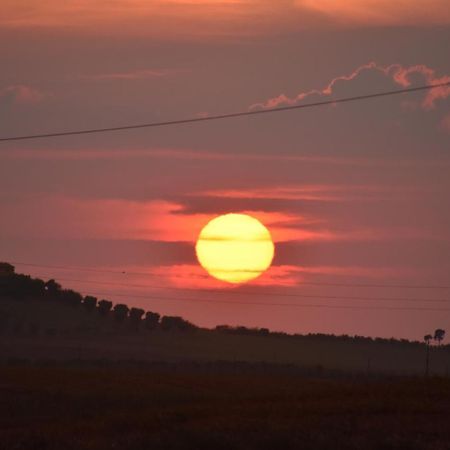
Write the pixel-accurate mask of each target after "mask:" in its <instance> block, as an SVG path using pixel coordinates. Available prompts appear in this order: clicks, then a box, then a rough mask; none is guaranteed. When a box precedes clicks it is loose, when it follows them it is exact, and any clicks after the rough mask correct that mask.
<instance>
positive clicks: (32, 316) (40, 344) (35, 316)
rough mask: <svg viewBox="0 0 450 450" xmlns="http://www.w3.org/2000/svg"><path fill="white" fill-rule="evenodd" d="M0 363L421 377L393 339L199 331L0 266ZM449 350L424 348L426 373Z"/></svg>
mask: <svg viewBox="0 0 450 450" xmlns="http://www.w3.org/2000/svg"><path fill="white" fill-rule="evenodd" d="M0 274H1V276H0V334H1V339H0V360H3V361H6V360H18V359H24V360H60V361H66V360H78V359H85V360H90V361H103V360H111V361H118V360H120V361H123V360H135V361H148V362H155V361H162V362H174V363H179V362H182V361H184V362H187V361H189V362H201V363H206V362H217V361H222V362H233V363H236V362H246V363H270V364H290V365H294V366H297V367H301V368H304V369H305V370H306V369H307V370H313V371H316V372H323V371H336V370H339V371H352V372H371V373H391V374H422V373H423V372H424V366H425V357H426V345H425V344H424V343H419V342H409V341H406V340H401V341H399V340H394V339H371V338H363V337H350V336H332V335H318V334H316V335H287V334H283V333H271V332H270V331H269V330H266V329H248V328H245V327H238V328H231V327H227V326H220V327H217V328H216V329H213V330H208V329H202V328H199V327H196V326H195V325H193V324H191V323H189V322H187V321H185V320H183V319H182V318H180V317H167V316H165V317H160V315H159V314H158V313H157V312H153V311H147V312H146V311H144V310H141V309H137V308H128V306H127V305H125V304H116V305H113V304H112V302H109V301H107V300H98V299H96V298H94V297H90V296H87V297H83V296H81V295H80V294H79V293H77V292H74V291H71V290H65V289H63V288H62V287H61V286H60V285H59V284H58V283H57V282H55V281H54V280H49V281H44V280H39V279H33V278H31V277H29V276H26V275H21V274H16V273H15V272H14V267H13V266H11V265H9V264H6V263H2V264H0ZM449 367H450V347H449V346H444V345H442V346H440V347H439V348H438V347H432V348H431V372H432V373H436V374H447V373H448V370H449Z"/></svg>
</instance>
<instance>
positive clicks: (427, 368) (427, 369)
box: [423, 334, 433, 376]
mask: <svg viewBox="0 0 450 450" xmlns="http://www.w3.org/2000/svg"><path fill="white" fill-rule="evenodd" d="M432 339H433V336H431V334H426V335H425V336H424V337H423V340H424V341H425V343H426V344H427V356H426V360H425V376H428V374H429V373H430V342H431V340H432Z"/></svg>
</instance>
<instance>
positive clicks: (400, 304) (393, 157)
mask: <svg viewBox="0 0 450 450" xmlns="http://www.w3.org/2000/svg"><path fill="white" fill-rule="evenodd" d="M449 55H450V8H449V6H448V0H427V1H426V2H425V1H422V0H399V1H396V2H391V1H387V0H386V1H385V0H340V1H339V0H276V1H275V0H259V1H257V0H155V1H151V0H147V1H145V0H98V1H91V0H90V1H88V0H77V1H75V0H67V1H64V2H62V1H61V0H2V6H1V8H0V58H1V61H2V64H1V67H2V70H1V71H0V119H1V120H0V138H1V137H7V136H15V135H23V134H35V133H45V132H52V131H56V132H58V131H65V130H71V129H75V130H76V129H83V128H99V127H109V126H118V125H119V126H120V125H124V124H125V125H126V124H133V123H145V122H152V121H166V120H172V119H182V118H186V117H207V116H209V115H216V114H226V113H231V112H236V111H257V110H261V109H265V108H275V107H281V106H289V105H297V104H298V105H300V104H302V103H306V102H308V103H309V102H314V101H318V100H327V99H333V98H340V97H346V96H353V95H361V94H366V93H373V92H381V91H389V90H395V89H401V88H408V87H414V86H420V85H424V84H436V83H443V82H448V81H450V58H449ZM449 147H450V88H441V89H435V90H433V91H428V92H422V93H415V94H402V95H400V96H393V97H388V98H383V99H375V100H369V101H365V102H356V103H351V104H339V105H332V106H327V107H322V108H315V109H308V110H300V111H293V112H284V113H277V114H268V115H263V116H253V117H248V118H240V119H232V120H226V121H220V122H219V121H218V122H204V123H197V124H192V125H182V126H178V127H172V128H169V127H168V128H158V129H147V130H146V129H142V130H137V131H125V132H118V133H110V134H99V135H86V136H75V137H60V138H54V139H41V140H35V141H31V140H30V141H19V142H3V143H0V260H4V261H10V262H20V263H27V264H30V265H24V264H16V267H17V271H19V272H24V273H29V274H32V275H35V276H39V277H43V278H56V279H58V280H60V282H61V283H62V284H63V285H64V286H67V287H71V288H75V289H77V290H80V291H81V292H82V293H84V294H89V293H92V294H95V295H96V296H98V297H99V298H109V299H111V300H112V301H114V302H115V303H120V302H124V303H127V304H129V305H133V306H140V307H143V308H144V309H146V310H152V311H157V312H159V313H161V314H166V315H181V316H183V317H185V318H186V319H188V320H191V321H193V322H194V323H196V324H198V325H201V326H208V327H213V326H215V325H218V324H230V325H237V324H239V325H245V326H251V327H253V326H258V327H268V328H270V329H273V330H282V331H287V332H298V333H309V332H321V333H336V334H344V333H346V334H360V335H370V336H383V337H391V336H395V337H406V338H411V339H421V338H422V336H423V335H424V334H427V333H429V332H432V331H433V330H434V329H436V328H438V327H443V328H445V327H446V325H447V323H448V321H449V320H450V289H413V288H410V287H402V288H388V287H378V288H375V287H370V288H369V287H357V286H354V285H358V284H363V285H364V284H365V285H367V284H369V285H383V286H384V285H401V286H413V285H420V286H424V285H425V286H441V287H442V286H450V231H449V230H450V207H449V195H450V176H449V173H450V148H449ZM231 212H234V213H247V214H250V215H252V216H254V217H256V218H257V219H259V220H260V221H261V222H262V223H263V224H264V225H265V226H266V227H267V228H268V229H269V230H270V232H271V234H272V236H273V239H274V241H275V258H274V261H273V265H272V267H271V268H270V269H269V270H268V271H267V272H266V273H265V274H264V275H262V276H261V277H260V278H258V279H257V280H255V281H252V282H250V283H248V284H246V285H243V286H237V287H236V286H231V285H228V284H226V283H222V282H219V281H216V280H214V279H213V278H211V277H210V276H209V275H208V274H207V273H206V272H205V271H204V270H203V269H202V268H201V267H200V266H199V264H198V262H197V260H196V256H195V243H196V240H197V237H198V235H199V233H200V231H201V229H202V227H203V226H204V225H205V224H206V223H207V222H208V221H209V220H211V219H212V218H214V217H215V216H217V215H219V214H224V213H231ZM47 266H48V267H47ZM333 284H344V285H347V286H333ZM162 288H165V289H162ZM352 297H353V298H352ZM373 297H376V298H377V300H370V298H373ZM393 298H395V299H397V300H395V299H393ZM402 299H403V300H402ZM405 299H409V300H417V301H406V300H405ZM418 300H420V301H418ZM443 300H447V302H445V301H443ZM252 303H253V304H252ZM263 303H266V305H264V304H263ZM298 305H301V306H298Z"/></svg>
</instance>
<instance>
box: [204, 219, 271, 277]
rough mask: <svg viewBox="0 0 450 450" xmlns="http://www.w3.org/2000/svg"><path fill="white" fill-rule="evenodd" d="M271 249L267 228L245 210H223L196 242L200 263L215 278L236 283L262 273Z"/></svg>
mask: <svg viewBox="0 0 450 450" xmlns="http://www.w3.org/2000/svg"><path fill="white" fill-rule="evenodd" d="M274 252H275V248H274V244H273V241H272V237H271V235H270V232H269V230H268V229H267V228H266V227H265V226H264V225H263V224H262V223H261V222H260V221H259V220H257V219H255V218H254V217H251V216H248V215H246V214H226V215H223V216H219V217H216V218H215V219H213V220H211V221H210V222H208V224H207V225H206V226H205V227H204V228H203V229H202V231H201V233H200V236H199V237H198V240H197V245H196V253H197V258H198V260H199V262H200V264H201V266H202V267H203V268H204V269H205V270H206V271H207V272H208V273H209V274H210V275H211V276H213V277H214V278H217V279H219V280H222V281H226V282H228V283H235V284H238V283H245V282H247V281H250V280H253V279H255V278H257V277H259V276H260V275H261V274H262V273H264V272H265V271H266V270H267V269H268V268H269V267H270V265H271V263H272V259H273V256H274Z"/></svg>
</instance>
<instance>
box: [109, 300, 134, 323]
mask: <svg viewBox="0 0 450 450" xmlns="http://www.w3.org/2000/svg"><path fill="white" fill-rule="evenodd" d="M129 310H130V308H128V306H127V305H123V304H120V303H119V304H118V305H116V306H114V310H113V312H114V319H116V321H117V322H123V321H124V320H125V319H126V318H127V315H128V311H129Z"/></svg>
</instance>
